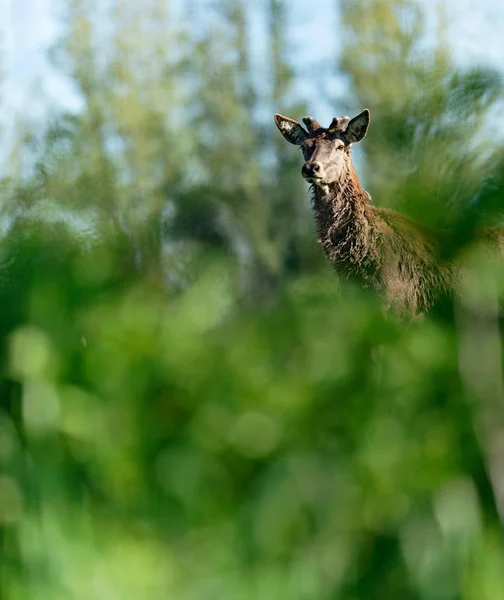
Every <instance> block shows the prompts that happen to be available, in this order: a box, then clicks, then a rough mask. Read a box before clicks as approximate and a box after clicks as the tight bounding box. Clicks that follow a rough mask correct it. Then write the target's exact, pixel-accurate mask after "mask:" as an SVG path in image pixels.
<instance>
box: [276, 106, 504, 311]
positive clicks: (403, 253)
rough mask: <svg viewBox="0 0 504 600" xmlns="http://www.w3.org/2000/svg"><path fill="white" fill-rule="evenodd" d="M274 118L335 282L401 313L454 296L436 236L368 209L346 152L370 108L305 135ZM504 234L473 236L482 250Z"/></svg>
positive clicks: (455, 268) (455, 274)
mask: <svg viewBox="0 0 504 600" xmlns="http://www.w3.org/2000/svg"><path fill="white" fill-rule="evenodd" d="M275 121H276V123H277V126H278V128H279V129H280V131H281V132H282V134H283V135H284V137H286V139H287V140H288V141H290V142H291V143H295V144H298V145H300V146H301V148H302V149H303V153H304V156H305V160H306V162H305V165H304V166H303V176H304V177H305V178H306V179H307V180H308V181H309V182H311V183H313V186H312V199H313V208H314V212H315V221H316V226H317V232H318V240H319V243H320V245H321V246H322V248H323V250H324V253H325V255H326V256H327V258H328V259H329V260H330V261H331V263H332V264H333V265H334V268H335V269H336V272H337V273H338V274H339V275H340V276H341V277H343V278H347V279H353V280H355V281H357V282H358V283H359V284H360V285H362V286H363V287H365V288H371V289H373V290H375V291H376V292H377V293H378V294H379V295H380V296H381V297H382V298H383V300H384V301H385V303H386V304H387V305H390V306H393V307H394V308H395V309H396V310H397V311H398V312H399V313H401V314H405V315H417V314H419V313H423V312H426V311H428V310H429V309H430V308H431V307H432V306H433V305H435V304H436V303H437V302H439V301H440V300H442V299H443V298H456V297H457V296H458V295H459V292H460V285H461V276H462V275H461V266H460V264H459V263H458V262H457V261H456V260H450V259H446V260H443V259H442V258H441V254H440V246H439V237H438V235H439V234H437V233H436V232H434V231H431V230H429V229H428V228H426V227H424V226H422V225H420V224H419V223H416V222H414V221H412V220H410V219H408V218H407V217H405V216H403V215H401V214H399V213H397V212H395V211H392V210H390V209H386V208H379V207H376V206H374V205H373V204H371V203H370V196H369V194H368V193H367V192H366V191H365V190H364V189H363V188H362V186H361V184H360V182H359V179H358V177H357V174H356V173H355V170H354V167H353V164H352V160H351V157H350V149H351V144H352V143H354V142H355V141H360V139H362V138H363V137H364V136H365V134H366V131H367V125H368V123H369V112H368V111H364V112H363V113H361V114H360V115H358V116H357V117H355V118H354V119H352V120H351V121H350V120H349V119H348V118H347V117H341V118H339V119H337V118H335V119H333V121H332V122H331V126H330V127H329V128H328V129H324V128H321V127H320V126H319V124H318V123H317V122H316V121H315V120H314V119H312V118H309V119H304V122H305V124H307V125H308V132H306V131H304V130H303V128H302V127H301V126H300V125H299V124H298V123H297V122H296V121H292V120H291V119H286V118H285V117H282V116H281V115H275ZM315 124H316V125H317V126H318V127H316V128H315V127H314V125H315ZM315 169H317V170H316V171H315ZM503 231H504V230H502V229H501V228H493V229H488V230H482V231H481V232H479V234H478V237H479V239H480V240H481V241H482V242H483V243H484V244H485V245H486V246H488V247H490V246H494V247H497V246H499V247H501V248H502V240H503V239H504V233H503Z"/></svg>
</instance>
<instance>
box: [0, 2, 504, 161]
mask: <svg viewBox="0 0 504 600" xmlns="http://www.w3.org/2000/svg"><path fill="white" fill-rule="evenodd" d="M64 1H65V0H0V49H1V50H0V61H1V62H0V65H1V68H0V73H3V81H2V86H1V97H2V104H1V107H2V112H1V114H0V124H1V125H2V129H0V135H1V137H2V138H3V141H0V148H1V147H2V146H4V147H5V141H6V139H8V138H9V132H10V134H12V132H13V128H14V127H15V118H16V115H23V116H26V115H30V116H33V117H35V118H36V117H39V116H41V115H42V114H43V113H44V111H45V108H46V107H47V106H48V105H51V106H54V105H61V106H63V107H65V108H68V109H71V110H77V109H78V107H79V98H78V96H77V95H76V94H75V92H74V90H73V89H72V87H71V85H70V83H69V82H68V81H67V80H66V79H65V77H63V76H62V75H61V74H60V73H58V72H57V71H56V70H55V68H53V67H52V66H51V64H50V62H49V61H48V59H47V51H48V49H49V48H50V46H51V45H52V44H53V43H54V42H55V41H56V40H57V38H58V33H59V31H60V29H59V19H58V10H61V7H62V5H63V3H64ZM140 1H141V0H139V2H140ZM171 1H172V3H173V2H175V4H177V0H171ZM184 1H186V2H187V0H178V2H179V3H180V2H184ZM254 1H255V2H260V1H261V0H254ZM355 1H356V2H358V1H359V0H355ZM383 1H384V2H386V1H387V0H383ZM440 2H441V3H443V4H444V6H445V10H446V13H447V14H448V15H449V17H450V18H449V19H448V31H447V36H448V39H449V41H450V45H451V48H452V52H453V57H454V59H455V60H456V62H457V63H459V64H460V65H464V66H468V65H475V64H478V65H491V66H494V67H497V68H499V69H504V43H503V40H502V34H503V32H504V1H503V0H423V4H424V5H425V6H426V7H434V6H435V5H436V4H439V3H440ZM204 4H208V0H192V4H191V5H192V7H193V10H194V7H196V9H198V6H199V5H201V6H203V5H204ZM252 6H253V5H252ZM333 6H334V0H318V2H317V10H316V11H311V10H307V9H306V1H305V0H291V2H290V4H289V7H290V9H291V11H290V14H291V20H292V23H291V24H290V25H291V27H290V29H289V30H290V41H291V43H292V47H293V52H294V61H295V62H296V64H302V65H303V68H304V69H305V70H309V69H310V68H311V67H316V65H317V61H320V58H321V56H323V54H324V53H326V54H327V55H331V56H335V49H336V45H337V39H338V38H337V29H338V23H337V19H335V18H334V12H333V10H332V7H333ZM427 10H428V9H427ZM329 16H330V17H329ZM255 27H256V29H257V30H258V29H259V28H260V23H255ZM314 39H316V40H317V43H316V44H314V43H313V40H314ZM253 40H257V46H258V48H257V50H258V52H257V59H258V61H260V60H261V55H260V48H259V46H260V35H257V36H253ZM301 86H302V78H301ZM304 96H305V97H304V98H303V99H305V100H306V101H307V103H308V104H309V105H313V106H314V110H313V111H312V114H314V113H317V114H318V115H320V116H321V119H320V120H327V119H330V118H332V111H331V107H327V106H324V105H323V104H321V103H320V100H319V98H318V97H317V94H314V95H313V98H310V94H309V93H308V94H307V93H306V91H305V93H304ZM326 113H327V114H326ZM2 142H3V143H2ZM0 157H1V153H0Z"/></svg>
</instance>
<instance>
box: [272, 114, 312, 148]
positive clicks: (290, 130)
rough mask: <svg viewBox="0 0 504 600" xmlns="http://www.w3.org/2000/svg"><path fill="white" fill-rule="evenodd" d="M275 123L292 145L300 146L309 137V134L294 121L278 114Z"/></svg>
mask: <svg viewBox="0 0 504 600" xmlns="http://www.w3.org/2000/svg"><path fill="white" fill-rule="evenodd" d="M275 123H276V126H277V127H278V129H279V130H280V133H281V134H282V135H283V136H284V138H285V139H286V140H287V141H288V142H290V143H291V144H295V145H296V146H300V145H301V144H302V143H303V142H304V141H305V140H306V138H307V137H308V133H307V132H306V131H305V130H304V129H303V128H302V127H301V125H300V124H299V123H298V122H297V121H294V120H293V119H289V118H288V117H283V116H282V115H278V114H276V115H275Z"/></svg>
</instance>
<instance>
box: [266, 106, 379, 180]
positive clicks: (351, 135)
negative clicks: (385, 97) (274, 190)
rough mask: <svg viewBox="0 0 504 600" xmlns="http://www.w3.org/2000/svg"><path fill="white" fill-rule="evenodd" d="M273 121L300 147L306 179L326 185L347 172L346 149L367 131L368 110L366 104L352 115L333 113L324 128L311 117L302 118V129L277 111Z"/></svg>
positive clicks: (348, 157)
mask: <svg viewBox="0 0 504 600" xmlns="http://www.w3.org/2000/svg"><path fill="white" fill-rule="evenodd" d="M275 123H276V125H277V127H278V129H279V130H280V133H281V134H282V135H283V136H284V138H285V139H286V140H287V141H288V142H290V143H291V144H295V145H296V146H299V147H300V148H301V150H302V151H303V156H304V159H305V163H304V165H303V168H302V169H301V174H302V175H303V177H304V178H305V179H306V181H308V182H309V183H314V184H317V185H330V184H331V183H334V182H336V181H339V180H341V178H342V177H343V176H344V175H345V174H346V173H348V171H349V168H350V162H351V159H350V149H351V146H352V144H354V143H356V142H360V141H361V140H362V138H363V137H364V136H365V135H366V133H367V130H368V126H369V110H368V109H367V108H366V109H365V110H363V111H362V112H361V113H360V114H358V115H357V116H356V117H354V118H353V119H350V118H349V117H339V118H338V117H335V118H334V119H333V120H332V122H331V124H330V125H329V127H328V128H327V129H326V128H324V127H321V125H320V124H319V122H318V121H316V120H315V119H314V118H313V117H305V118H304V119H303V123H304V124H305V126H306V129H305V128H304V127H303V126H302V125H300V124H299V123H298V122H297V121H294V120H293V119H289V118H288V117H283V116H282V115H278V114H276V115H275Z"/></svg>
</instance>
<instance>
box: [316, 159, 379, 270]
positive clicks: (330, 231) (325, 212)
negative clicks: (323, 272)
mask: <svg viewBox="0 0 504 600" xmlns="http://www.w3.org/2000/svg"><path fill="white" fill-rule="evenodd" d="M313 208H314V210H315V219H316V223H317V230H318V235H319V243H320V244H321V246H322V247H323V249H324V252H325V253H326V255H327V256H328V258H329V259H330V260H331V261H333V262H335V263H341V264H343V265H348V266H349V267H351V266H352V265H354V266H357V265H363V264H364V263H365V262H366V257H367V256H368V255H369V247H370V241H371V239H372V238H373V231H374V228H373V218H372V217H373V216H372V214H371V210H370V208H369V200H368V195H367V194H366V192H365V191H364V189H363V188H362V186H361V184H360V182H359V179H358V177H357V174H356V173H355V170H354V168H353V166H352V165H351V164H350V165H349V166H348V168H347V170H346V172H345V173H344V174H343V175H342V177H341V178H340V179H339V180H337V181H335V182H333V183H331V184H328V185H318V186H314V188H313Z"/></svg>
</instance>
